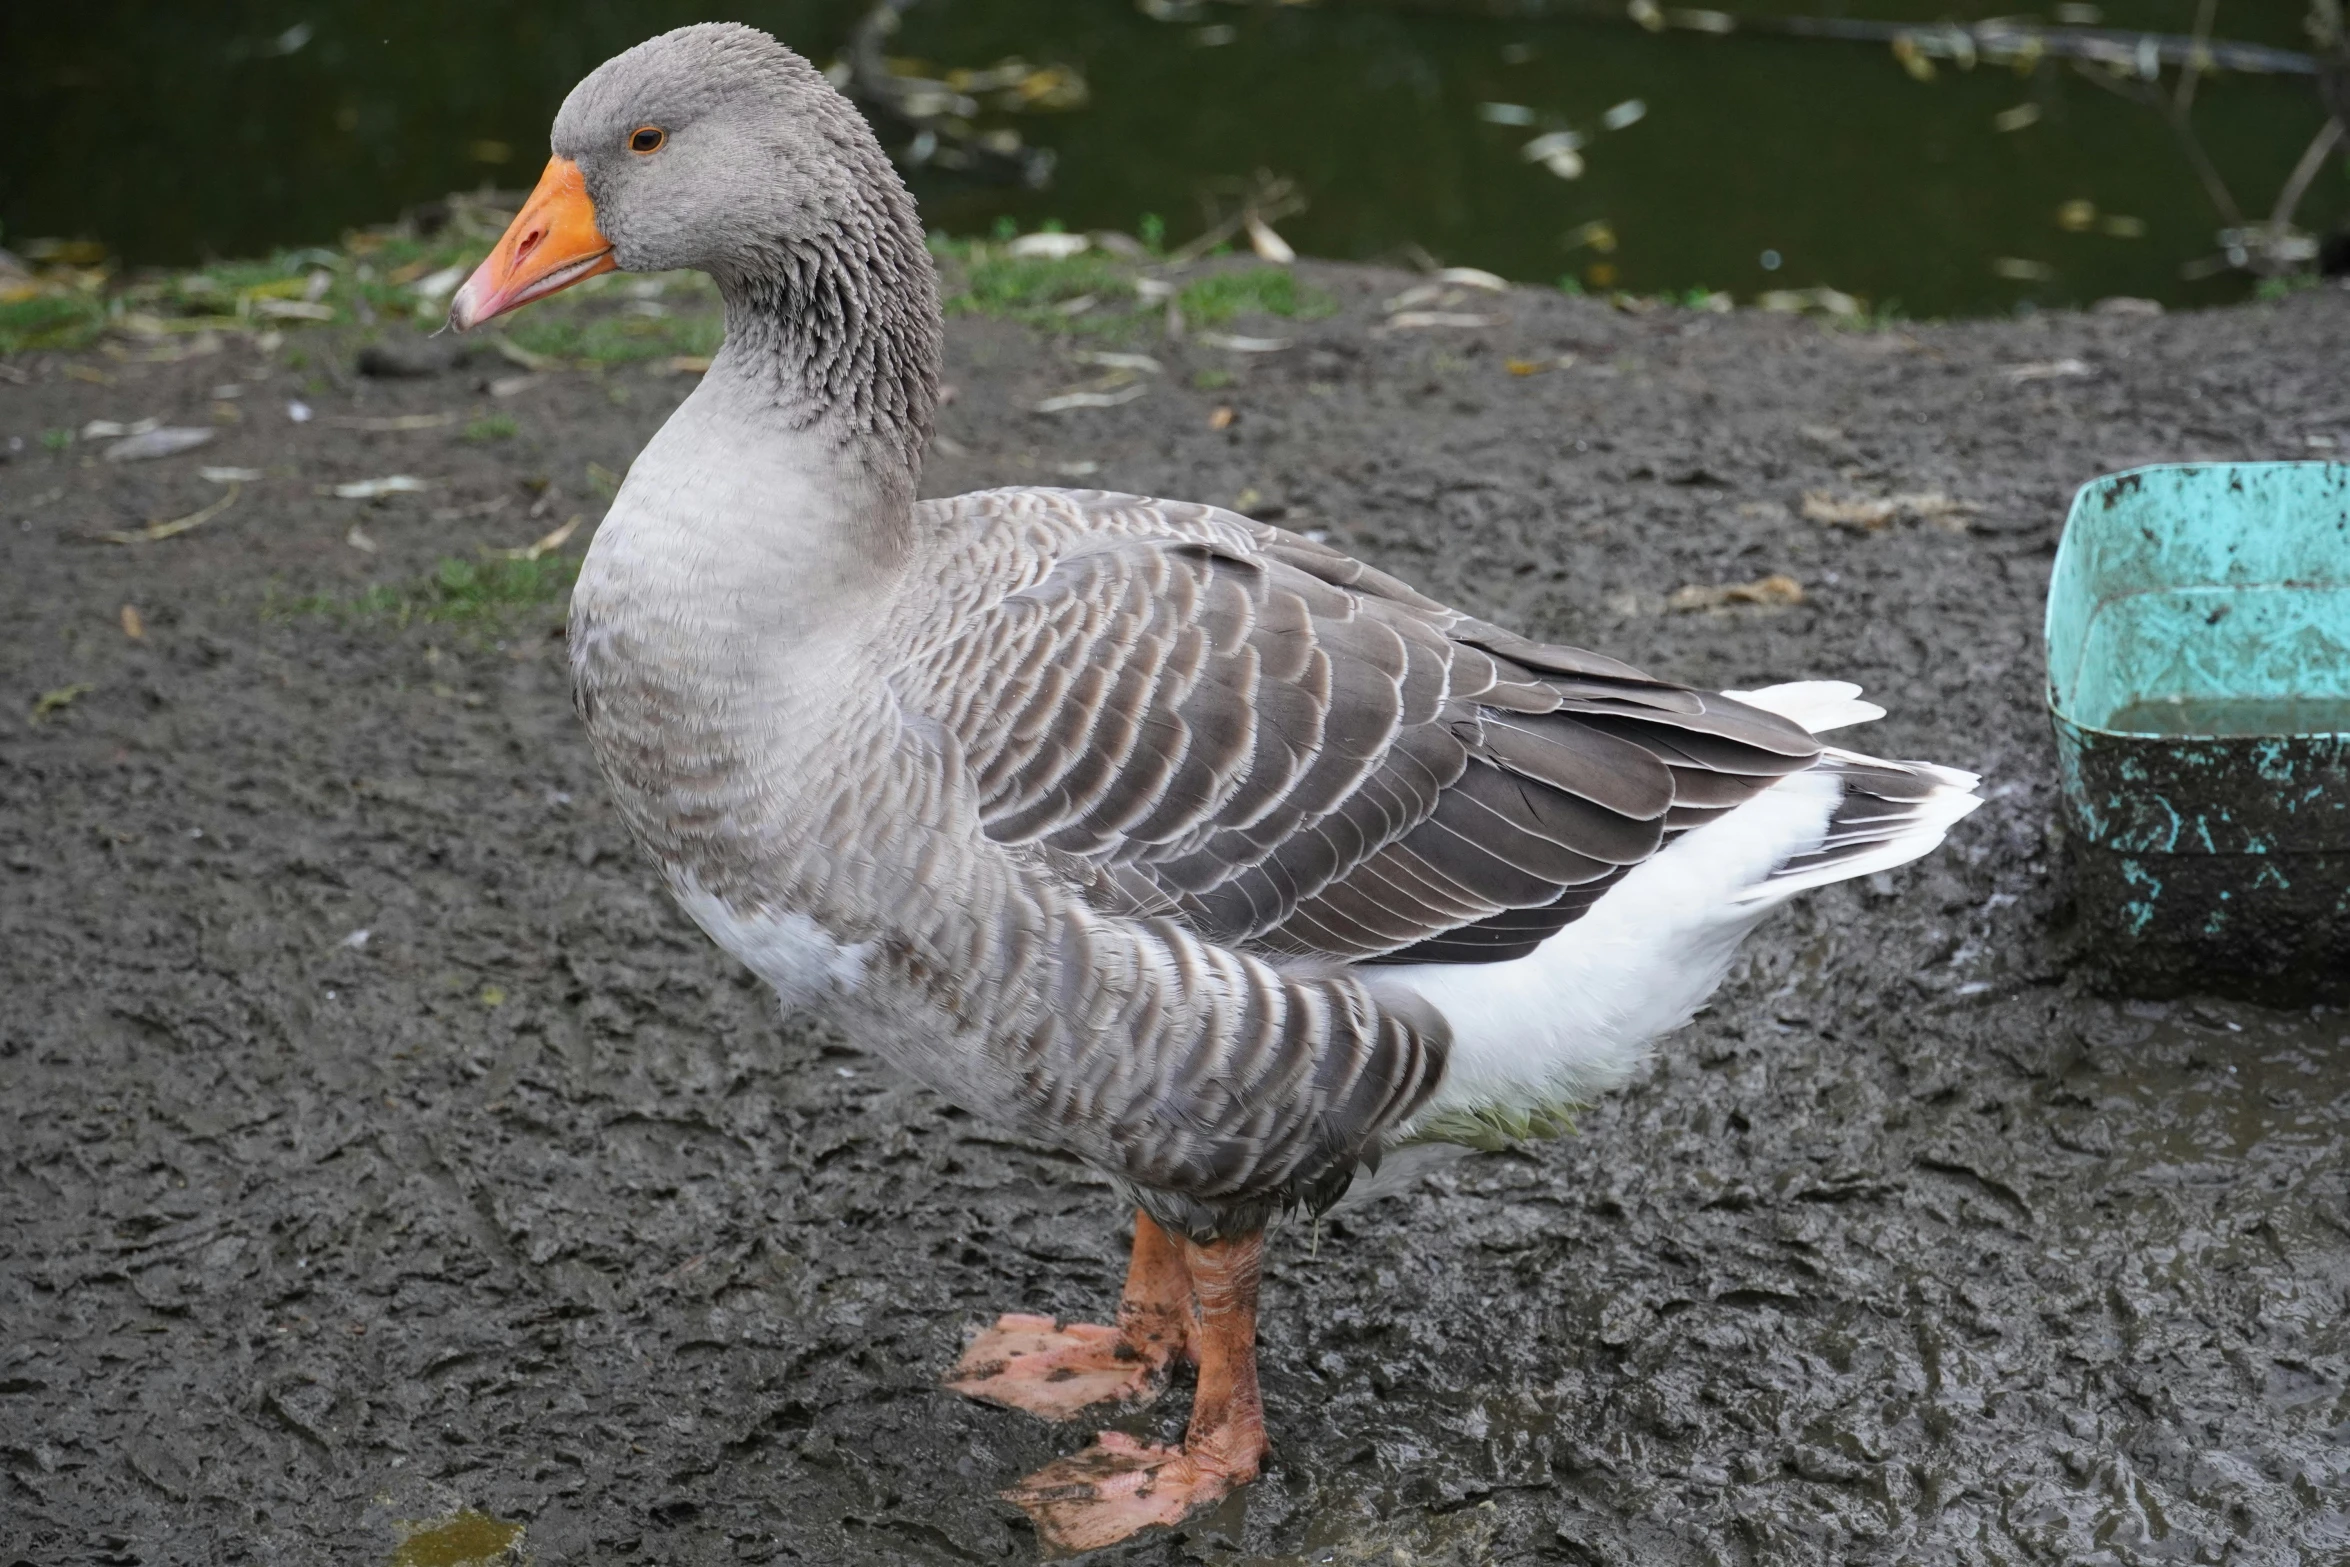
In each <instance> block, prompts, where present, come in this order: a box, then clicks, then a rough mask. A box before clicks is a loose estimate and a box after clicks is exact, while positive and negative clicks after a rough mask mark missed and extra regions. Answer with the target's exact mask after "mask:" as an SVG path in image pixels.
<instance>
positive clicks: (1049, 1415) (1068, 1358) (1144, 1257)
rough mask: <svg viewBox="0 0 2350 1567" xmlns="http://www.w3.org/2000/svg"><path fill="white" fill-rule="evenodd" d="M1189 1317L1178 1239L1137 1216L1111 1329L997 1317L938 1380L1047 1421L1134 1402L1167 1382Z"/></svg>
mask: <svg viewBox="0 0 2350 1567" xmlns="http://www.w3.org/2000/svg"><path fill="white" fill-rule="evenodd" d="M1190 1318H1191V1280H1190V1279H1189V1278H1188V1277H1186V1276H1185V1273H1184V1269H1183V1250H1182V1246H1181V1245H1180V1243H1178V1242H1177V1241H1176V1240H1175V1239H1174V1237H1172V1236H1170V1235H1169V1234H1168V1233H1167V1232H1166V1231H1165V1230H1162V1229H1160V1228H1159V1227H1158V1225H1156V1224H1154V1223H1153V1222H1151V1217H1150V1215H1148V1214H1146V1213H1137V1214H1136V1215H1135V1216H1134V1255H1133V1257H1132V1259H1131V1260H1130V1261H1129V1262H1128V1263H1127V1265H1126V1290H1125V1293H1124V1294H1123V1295H1121V1296H1120V1297H1119V1300H1118V1325H1117V1326H1116V1327H1114V1328H1110V1327H1103V1326H1101V1325H1100V1324H1098V1323H1092V1322H1072V1323H1070V1324H1068V1325H1067V1326H1066V1327H1064V1326H1062V1325H1061V1324H1059V1323H1057V1322H1055V1321H1054V1320H1053V1319H1052V1318H1050V1317H1037V1316H1026V1315H1021V1314H1017V1313H1015V1314H1011V1315H1007V1316H1004V1317H1000V1318H998V1319H997V1320H996V1324H995V1326H994V1327H991V1328H986V1329H983V1330H982V1331H981V1332H980V1335H979V1336H978V1337H977V1338H975V1339H973V1340H972V1341H971V1347H970V1348H969V1349H967V1350H965V1351H963V1358H962V1359H961V1360H959V1361H957V1362H956V1363H955V1369H954V1370H953V1371H951V1372H949V1373H948V1375H947V1386H948V1387H949V1388H951V1389H953V1390H954V1391H955V1392H958V1393H963V1394H967V1395H969V1396H970V1397H972V1398H980V1399H985V1400H986V1401H987V1402H989V1403H991V1404H1003V1405H1006V1406H1008V1407H1009V1408H1012V1409H1025V1410H1027V1411H1028V1412H1029V1413H1030V1414H1035V1415H1042V1416H1043V1417H1044V1418H1045V1419H1047V1420H1067V1419H1070V1418H1072V1417H1074V1416H1075V1415H1077V1414H1078V1413H1079V1412H1080V1411H1082V1410H1085V1409H1087V1408H1090V1407H1091V1406H1093V1405H1095V1404H1107V1403H1142V1402H1145V1401H1147V1400H1149V1399H1152V1398H1156V1397H1157V1396H1158V1394H1159V1392H1160V1390H1161V1389H1163V1388H1165V1387H1166V1385H1167V1368H1168V1366H1169V1365H1170V1364H1172V1363H1173V1361H1174V1359H1175V1357H1176V1356H1177V1355H1180V1354H1184V1353H1186V1352H1187V1350H1188V1347H1189V1324H1190Z"/></svg>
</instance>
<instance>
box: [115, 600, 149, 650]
mask: <svg viewBox="0 0 2350 1567" xmlns="http://www.w3.org/2000/svg"><path fill="white" fill-rule="evenodd" d="M120 618H121V620H122V634H123V635H124V636H126V637H129V638H130V639H131V640H132V641H133V642H143V641H145V640H146V639H147V618H146V617H145V616H144V615H141V614H140V613H139V606H138V605H136V604H125V605H124V606H123V607H122V615H121V617H120Z"/></svg>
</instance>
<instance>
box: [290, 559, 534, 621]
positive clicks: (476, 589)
mask: <svg viewBox="0 0 2350 1567" xmlns="http://www.w3.org/2000/svg"><path fill="white" fill-rule="evenodd" d="M578 576H579V560H578V557H576V556H572V555H545V556H541V557H540V558H539V559H537V560H507V559H505V558H503V557H501V556H495V555H487V556H484V557H482V558H481V559H479V560H460V559H458V558H456V557H455V556H448V557H445V558H443V559H442V561H441V563H440V564H439V565H438V566H436V567H434V568H433V571H432V574H431V575H430V576H426V577H420V578H418V579H416V580H415V581H413V582H403V583H382V584H378V585H377V586H375V587H372V588H368V589H367V590H365V591H364V592H360V593H354V594H347V595H345V594H316V595H313V596H311V597H308V598H299V599H274V598H273V599H272V601H271V602H270V603H269V605H268V606H267V607H266V608H265V609H264V611H263V613H264V615H265V617H266V618H269V619H273V620H331V621H334V622H336V623H337V624H341V625H351V624H357V623H367V622H376V623H384V624H390V625H393V626H408V625H412V624H414V623H416V622H418V621H423V622H426V623H429V624H438V625H461V626H471V627H476V628H481V629H496V628H497V627H499V626H502V625H504V624H506V623H507V622H509V621H511V620H514V619H516V618H519V617H520V616H522V615H524V614H527V613H529V612H531V611H534V610H540V609H544V608H546V607H548V606H550V605H554V604H560V603H561V602H562V601H563V599H564V596H565V595H567V594H568V593H570V591H571V584H572V582H573V581H574V580H576V579H577V578H578Z"/></svg>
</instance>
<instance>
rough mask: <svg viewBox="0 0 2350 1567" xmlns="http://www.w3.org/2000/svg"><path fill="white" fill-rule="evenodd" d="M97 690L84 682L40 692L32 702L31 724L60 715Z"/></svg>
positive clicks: (95, 686)
mask: <svg viewBox="0 0 2350 1567" xmlns="http://www.w3.org/2000/svg"><path fill="white" fill-rule="evenodd" d="M97 689H98V687H97V685H96V684H95V683H94V682H92V681H87V680H84V681H80V682H77V683H76V684H73V685H70V686H59V687H58V688H57V689H56V690H54V691H44V692H42V693H41V694H40V695H39V696H38V697H36V698H34V700H33V711H32V722H34V723H36V724H37V723H41V722H43V721H44V720H46V719H47V718H48V716H49V715H50V714H51V713H62V712H63V711H65V710H66V709H67V708H69V707H71V706H73V705H74V703H76V702H78V701H80V700H81V699H82V698H83V697H85V696H88V695H89V694H90V693H91V692H93V691H95V690H97Z"/></svg>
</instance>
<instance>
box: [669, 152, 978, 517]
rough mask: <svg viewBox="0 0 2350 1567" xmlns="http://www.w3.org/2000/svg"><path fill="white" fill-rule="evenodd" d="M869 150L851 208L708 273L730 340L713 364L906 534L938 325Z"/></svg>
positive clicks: (928, 277)
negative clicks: (813, 446)
mask: <svg viewBox="0 0 2350 1567" xmlns="http://www.w3.org/2000/svg"><path fill="white" fill-rule="evenodd" d="M859 161H861V160H859ZM873 161H874V162H876V163H877V164H878V165H879V166H878V167H877V168H873V169H866V168H862V167H855V166H854V165H852V167H851V168H850V169H849V170H848V173H849V178H848V179H847V180H845V181H843V182H842V187H843V188H845V190H846V191H847V192H848V194H847V195H846V196H845V198H844V204H845V205H846V206H847V208H848V210H847V211H846V212H844V213H841V214H839V216H838V220H837V221H835V222H833V223H830V224H827V225H826V227H825V229H824V231H823V232H822V233H821V234H820V235H818V236H815V237H794V238H789V239H776V240H771V241H768V242H765V243H762V244H760V245H758V246H756V247H754V250H753V254H752V255H751V256H750V257H748V258H746V259H745V261H744V262H743V263H742V264H740V265H739V266H736V267H730V268H728V269H727V270H726V271H724V272H722V273H717V274H716V276H717V282H718V287H719V292H720V294H721V295H722V296H723V298H724V299H725V302H726V343H725V346H724V348H723V349H722V350H721V351H720V356H719V362H718V363H717V364H715V365H713V367H712V371H713V373H714V374H725V375H727V376H729V377H730V378H732V379H733V380H735V381H736V382H737V383H739V384H740V386H741V389H742V391H743V392H744V393H746V394H747V395H748V396H749V397H750V398H751V399H752V400H753V401H755V402H756V403H758V404H760V405H763V406H765V407H767V408H770V409H772V411H773V414H774V415H775V416H776V417H777V418H779V419H780V421H781V422H782V423H783V424H784V426H785V427H786V428H788V429H790V430H792V431H794V432H801V433H805V434H808V435H813V436H815V437H816V438H818V439H819V440H820V441H822V442H823V443H824V444H825V445H826V446H827V447H829V448H831V449H832V457H833V460H834V461H835V462H836V463H839V464H841V465H842V466H843V467H844V468H846V469H847V470H848V472H846V473H843V474H842V475H841V477H844V478H849V477H853V478H854V479H856V480H859V481H862V482H861V483H858V484H857V485H856V486H855V487H856V488H859V489H864V490H866V491H867V493H868V495H869V497H870V500H869V502H868V504H870V505H872V506H874V507H876V508H878V509H879V511H880V512H881V515H875V516H872V517H869V518H868V519H866V520H867V521H868V522H869V523H870V524H873V525H874V526H875V527H876V531H877V532H879V533H881V534H884V535H888V534H898V535H903V534H904V532H905V531H906V530H907V529H910V527H911V525H912V509H913V503H914V491H915V485H916V482H917V480H918V479H919V477H920V474H921V465H922V452H923V448H924V447H926V446H927V445H928V444H929V442H930V431H931V420H932V416H933V414H934V412H935V408H936V404H937V400H938V373H939V353H940V339H941V338H942V336H943V335H944V326H943V323H942V321H941V319H940V316H939V307H938V282H937V273H936V271H935V269H934V268H933V267H932V265H931V261H930V255H929V252H928V250H927V249H926V248H925V247H924V245H923V242H922V229H921V226H920V224H919V222H918V221H917V220H916V218H915V215H914V207H913V200H912V198H911V197H910V196H908V195H907V193H906V190H905V187H904V186H903V185H902V184H900V183H899V181H898V178H897V174H896V171H895V170H893V169H891V168H890V167H889V165H888V163H887V161H886V159H884V158H882V156H881V154H880V150H879V148H877V147H876V148H874V149H873Z"/></svg>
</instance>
